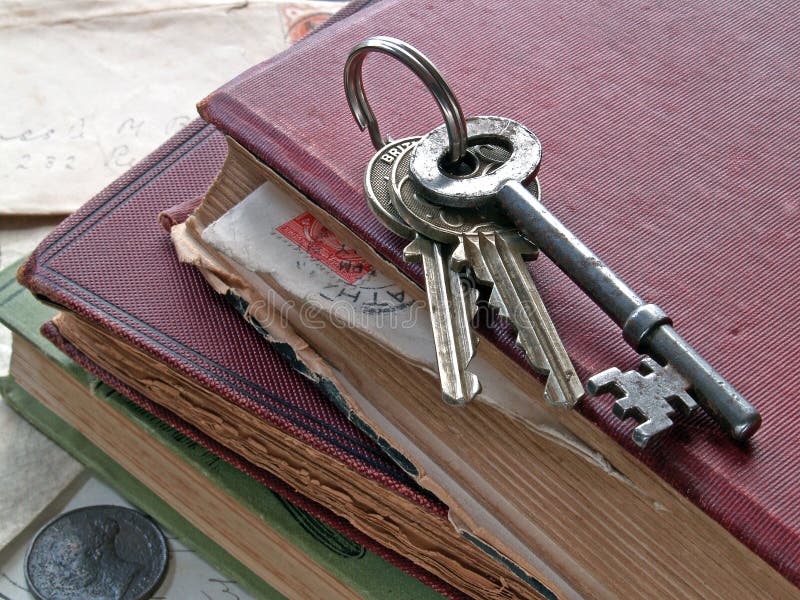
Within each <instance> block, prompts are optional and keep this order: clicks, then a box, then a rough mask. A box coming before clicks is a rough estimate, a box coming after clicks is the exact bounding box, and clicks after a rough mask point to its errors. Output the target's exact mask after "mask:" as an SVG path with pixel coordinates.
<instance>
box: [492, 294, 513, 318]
mask: <svg viewBox="0 0 800 600" xmlns="http://www.w3.org/2000/svg"><path fill="white" fill-rule="evenodd" d="M489 306H492V307H494V308H495V309H497V314H498V315H500V316H501V317H504V318H506V319H510V318H511V314H510V313H509V312H508V307H507V306H506V305H505V302H503V299H502V298H501V297H500V292H498V291H497V288H496V287H492V291H491V293H490V294H489Z"/></svg>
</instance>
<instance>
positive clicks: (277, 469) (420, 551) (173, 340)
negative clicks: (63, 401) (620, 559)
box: [19, 121, 545, 597]
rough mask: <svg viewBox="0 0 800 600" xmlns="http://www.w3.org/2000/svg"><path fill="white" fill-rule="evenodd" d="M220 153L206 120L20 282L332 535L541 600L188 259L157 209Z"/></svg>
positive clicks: (84, 358) (110, 194)
mask: <svg viewBox="0 0 800 600" xmlns="http://www.w3.org/2000/svg"><path fill="white" fill-rule="evenodd" d="M224 155H225V141H224V138H223V136H221V135H220V134H219V133H217V132H216V131H215V130H214V128H213V127H212V126H210V125H207V124H204V123H202V122H200V121H198V122H195V123H194V124H192V125H191V126H190V127H188V128H187V129H186V130H185V131H183V132H182V133H180V134H179V135H177V136H176V137H175V138H173V139H172V140H171V141H170V142H168V143H167V144H165V146H164V147H162V148H161V149H159V150H158V151H156V152H155V153H154V154H153V155H152V156H151V157H149V158H148V159H147V160H145V161H143V162H142V163H141V164H140V165H138V166H137V167H136V168H135V169H133V170H132V171H131V172H130V173H129V174H128V175H127V176H125V177H124V178H123V179H121V180H120V181H118V182H116V183H114V184H112V186H111V187H109V188H108V189H107V190H105V191H104V192H103V193H102V194H100V195H99V196H98V197H96V198H95V199H94V200H92V201H91V202H90V203H89V204H87V205H86V206H84V207H83V208H82V209H81V210H79V211H78V212H77V213H76V214H75V215H73V216H72V217H70V218H69V219H67V220H66V221H65V222H64V223H63V224H62V225H60V226H59V228H58V229H57V230H56V231H54V232H53V234H52V235H51V236H50V237H49V238H48V239H47V240H45V242H43V244H42V245H41V246H40V247H39V248H38V249H37V250H36V251H35V252H34V254H33V256H32V257H31V258H30V259H29V261H28V262H27V263H26V264H24V265H23V266H22V267H21V269H20V271H19V276H20V278H21V280H22V282H23V283H24V284H26V285H27V286H29V287H30V288H31V289H32V290H33V291H34V292H35V293H36V294H37V295H38V296H39V297H40V298H42V299H44V300H46V301H47V302H49V303H51V304H55V305H57V306H58V307H59V308H60V309H61V314H60V315H59V316H58V317H57V318H56V324H55V325H52V326H48V327H46V328H45V333H46V335H47V336H48V337H50V338H51V339H52V340H53V341H54V342H56V343H57V344H58V345H59V346H60V347H61V348H62V349H64V350H65V351H66V352H67V353H68V354H69V355H70V356H71V357H72V358H73V359H75V360H76V361H78V362H79V363H80V364H81V365H82V366H84V368H86V369H87V370H88V371H90V372H91V373H93V374H94V375H96V376H98V377H100V378H101V379H102V380H103V381H105V382H106V383H107V384H109V385H111V386H113V387H115V389H117V390H119V391H120V392H122V393H124V394H125V395H126V396H127V397H129V398H131V399H132V400H133V401H135V402H137V403H139V404H140V405H141V406H142V407H143V408H145V409H146V410H148V411H149V412H151V413H152V414H154V415H155V416H157V417H159V418H160V419H162V420H165V421H166V422H168V423H170V424H173V425H174V426H177V425H175V424H179V425H180V426H179V427H178V428H179V429H181V430H182V431H184V432H188V433H187V434H188V435H190V436H192V437H193V439H195V440H196V441H198V442H199V443H201V444H203V445H205V446H207V447H208V448H209V449H211V450H212V451H213V452H217V453H219V454H220V456H223V457H224V458H225V459H226V460H229V461H231V462H233V463H234V464H236V465H237V466H238V467H239V468H242V469H244V470H246V471H247V472H251V470H253V472H258V473H261V476H267V475H269V477H271V478H272V479H271V481H273V484H274V485H278V484H279V483H280V485H284V486H285V487H286V488H287V489H292V490H298V491H299V492H300V493H301V494H302V495H303V496H304V497H305V498H308V499H311V500H313V501H314V503H315V504H316V505H319V506H320V507H321V508H323V509H325V510H326V511H328V513H327V514H330V515H334V516H335V519H333V521H332V522H331V523H332V525H333V526H335V527H341V528H343V531H346V532H347V534H348V535H351V536H354V538H355V539H356V540H357V541H359V543H362V544H363V545H365V546H366V547H368V548H369V549H371V550H373V551H374V552H376V553H377V554H379V555H380V556H382V557H383V558H385V559H386V560H388V561H389V562H391V563H392V564H395V565H397V566H399V567H400V568H402V569H405V570H407V571H408V572H410V573H411V574H413V575H414V576H415V577H417V578H418V579H420V580H421V581H423V582H425V583H426V584H428V585H429V586H431V587H432V588H434V589H435V590H437V591H438V592H440V593H442V594H445V595H447V596H451V597H461V596H462V595H463V594H468V595H471V596H475V597H513V596H524V595H536V594H538V591H537V589H538V588H536V587H533V588H532V587H531V586H532V585H534V586H535V585H538V582H536V581H529V580H528V579H526V578H525V575H524V574H520V573H518V572H515V571H514V570H513V569H512V568H511V567H509V566H505V565H498V564H497V562H496V561H495V560H494V559H493V558H491V557H490V556H488V555H486V554H485V552H483V550H482V549H481V548H479V547H478V546H476V545H475V544H473V543H471V542H470V541H469V540H468V539H466V538H464V537H463V536H461V535H460V534H459V532H458V531H457V530H456V528H454V527H453V525H452V524H451V523H450V522H449V521H448V511H447V507H446V506H445V505H444V504H443V503H442V502H441V501H439V500H438V499H437V498H436V497H435V496H434V495H432V494H431V493H430V492H428V491H426V490H424V489H422V488H420V487H419V486H418V485H417V484H416V483H415V482H414V481H413V478H412V476H410V475H409V474H408V473H407V472H406V470H405V469H410V468H411V467H410V465H409V464H407V463H406V464H404V463H403V456H402V455H401V454H397V453H395V455H394V456H393V457H390V456H389V454H387V453H392V452H393V449H392V448H391V447H389V446H388V445H387V444H385V443H381V442H380V441H375V440H373V439H370V438H369V437H368V436H367V435H366V434H365V433H364V432H363V431H362V430H360V429H359V428H358V427H357V426H356V425H354V424H353V423H352V422H350V421H349V420H348V419H347V418H346V416H345V415H344V414H343V413H342V412H340V411H339V410H338V409H337V408H336V406H335V405H334V403H333V402H331V400H330V399H329V397H328V396H326V395H325V394H324V393H323V391H322V390H321V389H320V388H319V387H318V386H317V385H315V382H313V381H312V380H311V378H310V377H309V376H303V375H300V374H299V373H298V372H297V371H296V370H295V369H294V368H293V366H292V364H291V363H290V362H288V361H287V360H286V358H285V356H284V355H281V354H280V353H279V351H278V350H279V349H280V348H278V349H276V347H275V346H272V345H271V344H270V343H269V342H267V341H266V340H265V339H264V338H263V337H262V336H261V335H260V334H259V333H258V332H256V331H255V330H254V329H253V328H251V327H249V326H248V325H247V324H246V323H245V322H244V321H243V320H241V319H240V318H239V317H238V315H237V314H236V311H235V310H234V309H233V308H232V307H231V306H230V304H229V303H228V302H226V301H225V299H223V298H220V297H219V296H218V295H216V294H215V293H214V292H213V290H212V289H211V288H210V287H209V286H207V284H206V283H205V281H203V278H202V277H201V276H200V274H199V273H198V272H197V271H196V270H194V269H193V268H191V267H188V266H185V265H181V264H180V263H179V262H178V260H177V257H176V256H175V253H174V251H173V248H172V246H171V243H170V239H169V234H168V233H167V232H166V231H165V230H164V229H163V228H162V227H161V225H160V224H159V214H160V213H161V212H162V211H164V210H166V209H169V208H171V207H172V206H173V205H174V204H176V203H177V204H187V203H188V204H190V203H191V202H192V200H193V199H199V198H200V197H202V195H203V193H204V192H205V191H206V190H207V189H208V188H209V187H210V186H211V184H212V182H213V181H214V179H215V177H216V176H217V175H218V173H219V169H220V167H221V166H222V162H223V160H224ZM398 461H399V462H398ZM251 474H252V473H251ZM273 484H268V485H273ZM542 590H545V588H544V587H543V588H542Z"/></svg>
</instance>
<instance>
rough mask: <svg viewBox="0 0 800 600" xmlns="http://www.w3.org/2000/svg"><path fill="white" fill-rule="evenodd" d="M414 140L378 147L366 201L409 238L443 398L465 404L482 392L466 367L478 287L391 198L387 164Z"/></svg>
mask: <svg viewBox="0 0 800 600" xmlns="http://www.w3.org/2000/svg"><path fill="white" fill-rule="evenodd" d="M418 139H419V138H405V139H402V140H397V141H395V142H391V143H389V144H387V145H386V146H385V147H384V148H382V149H381V150H379V151H378V152H377V154H375V156H374V157H373V158H372V160H371V161H370V162H369V165H368V166H367V172H366V175H365V178H364V190H365V193H366V197H367V204H368V205H369V207H370V209H371V210H372V212H373V213H374V214H375V216H376V217H377V218H378V220H379V221H381V223H383V225H384V226H385V227H386V228H387V229H389V230H391V231H393V232H394V233H396V234H397V235H399V236H401V237H405V238H407V239H411V240H412V241H411V243H410V244H408V246H406V248H405V250H404V256H405V259H406V260H407V261H408V262H414V263H420V264H422V267H423V270H424V271H425V289H426V292H427V295H428V309H429V312H430V315H431V324H432V328H433V341H434V346H435V348H436V361H437V366H438V369H439V379H440V381H441V386H442V398H443V400H444V401H445V402H446V403H448V404H453V405H463V404H466V403H467V402H469V401H470V400H472V399H473V398H474V397H475V395H476V394H477V393H478V392H479V391H480V382H479V381H478V378H477V377H476V376H475V374H474V373H471V372H469V371H468V370H467V367H468V365H469V363H470V361H471V360H472V358H473V356H474V355H475V344H476V343H477V339H476V337H475V334H474V332H473V331H472V326H471V321H472V317H473V316H474V315H475V311H476V309H477V305H476V301H477V290H475V289H474V288H472V287H470V286H466V287H464V286H462V283H465V282H462V279H461V277H460V276H459V274H458V272H457V271H456V270H454V269H452V268H451V260H452V250H453V249H452V247H450V246H449V245H447V244H441V243H439V242H437V241H433V240H431V239H429V238H427V237H425V236H424V235H420V234H419V233H417V231H416V230H414V229H413V228H412V227H410V226H409V225H408V224H407V223H406V222H405V221H403V219H402V218H401V217H400V215H399V214H398V213H397V210H396V209H395V207H394V205H393V204H392V202H391V200H390V198H389V177H390V173H391V167H392V166H393V165H394V163H395V162H396V161H397V159H398V157H400V156H402V154H403V152H404V151H405V150H407V149H409V148H410V147H411V146H413V144H414V143H415V142H416V141H417V140H418Z"/></svg>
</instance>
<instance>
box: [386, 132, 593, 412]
mask: <svg viewBox="0 0 800 600" xmlns="http://www.w3.org/2000/svg"><path fill="white" fill-rule="evenodd" d="M412 152H413V147H412V148H409V149H408V150H406V151H404V153H403V154H402V155H401V156H400V157H399V158H398V159H396V160H395V161H394V166H393V167H392V175H391V178H390V181H391V186H392V187H391V190H390V191H391V193H392V200H393V204H394V206H395V208H396V209H397V212H398V213H399V214H400V216H401V217H402V218H403V220H404V221H405V222H406V223H407V224H409V225H411V226H413V227H414V228H415V229H416V230H417V231H418V232H420V233H421V234H423V235H424V236H427V237H430V238H431V239H435V240H437V241H439V242H441V243H446V244H451V245H453V246H454V247H455V250H454V252H453V259H454V261H455V263H454V265H453V266H454V267H458V266H461V267H463V266H466V265H469V266H470V267H471V268H472V269H473V271H474V272H475V275H476V277H477V279H478V280H479V281H481V282H483V283H486V284H489V285H492V293H491V296H490V298H489V302H490V304H492V305H493V306H495V307H496V308H497V309H498V311H499V313H500V314H501V315H502V316H504V317H507V318H508V319H509V320H510V322H511V324H512V325H513V326H514V327H515V328H516V330H517V335H518V337H517V342H518V344H519V345H520V346H521V347H522V349H523V350H524V351H525V353H526V356H527V359H528V361H529V363H530V364H531V366H532V367H533V368H534V369H535V370H536V371H538V372H539V373H541V374H542V375H545V376H546V377H547V382H546V384H545V399H546V400H547V402H548V403H550V404H551V405H553V406H558V407H566V408H571V407H572V406H574V405H575V403H576V402H577V401H578V400H579V399H580V397H581V396H582V395H583V386H582V385H581V382H580V380H579V378H578V375H577V373H576V372H575V369H574V367H573V366H572V361H571V360H570V359H569V356H568V355H567V352H566V350H565V349H564V346H563V344H562V343H561V340H560V338H559V337H558V333H557V332H556V329H555V325H553V322H552V320H551V319H550V316H549V315H548V313H547V309H546V307H545V305H544V302H543V301H542V298H541V296H540V295H539V293H538V291H537V290H536V287H535V286H534V284H533V281H532V279H531V277H530V275H529V273H528V271H527V267H526V266H525V260H524V259H525V258H530V257H533V256H535V254H536V248H535V246H533V245H532V244H530V243H528V242H527V241H526V240H525V239H524V238H522V237H521V236H520V235H519V232H518V231H517V230H516V228H515V227H514V226H513V225H512V224H511V222H510V221H509V220H508V219H507V218H505V217H504V216H503V215H502V214H500V213H492V212H491V209H490V208H487V209H486V210H482V211H480V212H479V211H478V210H474V209H467V208H449V207H442V206H437V205H434V204H432V203H430V202H428V201H427V200H425V199H424V198H422V197H421V196H420V195H419V194H417V193H416V192H417V186H416V185H415V183H414V182H413V181H412V180H411V178H410V177H409V169H410V162H411V157H412ZM472 156H473V158H474V159H475V160H476V161H477V164H476V165H475V167H474V173H469V174H467V175H464V176H462V177H465V178H468V177H470V176H474V174H475V173H477V174H480V175H481V176H491V173H492V171H493V170H495V169H496V168H497V166H498V164H500V163H501V161H500V160H494V161H489V162H490V163H491V164H488V165H487V164H486V160H485V159H486V153H485V152H480V151H477V152H474V153H473V154H472ZM500 168H502V166H501V167H500ZM533 190H534V194H535V195H538V194H539V189H538V182H536V183H534V185H533Z"/></svg>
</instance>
